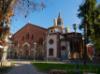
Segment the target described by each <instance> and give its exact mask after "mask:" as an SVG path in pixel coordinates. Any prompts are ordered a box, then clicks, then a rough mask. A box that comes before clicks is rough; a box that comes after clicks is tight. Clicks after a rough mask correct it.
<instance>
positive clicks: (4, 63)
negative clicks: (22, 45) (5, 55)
mask: <svg viewBox="0 0 100 74" xmlns="http://www.w3.org/2000/svg"><path fill="white" fill-rule="evenodd" d="M1 66H8V67H9V66H12V63H11V62H9V61H0V67H1Z"/></svg>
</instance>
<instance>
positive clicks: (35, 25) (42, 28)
mask: <svg viewBox="0 0 100 74" xmlns="http://www.w3.org/2000/svg"><path fill="white" fill-rule="evenodd" d="M29 25H31V26H33V27H37V28H40V29H43V30H47V29H46V28H43V27H40V26H38V25H35V24H31V23H27V24H26V25H25V26H24V27H22V28H21V29H20V30H18V31H17V32H16V33H15V34H14V35H13V36H15V35H16V34H17V33H18V32H20V31H21V30H22V29H24V28H25V27H27V26H29Z"/></svg>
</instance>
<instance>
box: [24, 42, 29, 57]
mask: <svg viewBox="0 0 100 74" xmlns="http://www.w3.org/2000/svg"><path fill="white" fill-rule="evenodd" d="M22 57H23V59H29V57H30V45H29V44H28V43H26V44H24V46H23V54H22Z"/></svg>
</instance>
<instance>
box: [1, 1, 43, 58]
mask: <svg viewBox="0 0 100 74" xmlns="http://www.w3.org/2000/svg"><path fill="white" fill-rule="evenodd" d="M35 1H36V0H0V41H1V42H2V43H3V45H2V46H3V55H2V58H3V59H4V60H5V59H6V56H7V53H5V52H7V49H8V42H9V33H10V20H11V16H15V15H18V14H19V13H18V14H16V11H18V12H19V11H20V13H22V15H23V16H25V18H26V17H27V15H28V14H29V12H32V11H34V10H37V9H40V8H42V9H43V8H44V7H45V5H44V3H43V2H42V1H41V0H40V3H37V2H35Z"/></svg>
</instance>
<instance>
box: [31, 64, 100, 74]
mask: <svg viewBox="0 0 100 74" xmlns="http://www.w3.org/2000/svg"><path fill="white" fill-rule="evenodd" d="M33 65H34V66H35V67H36V68H37V69H38V70H40V71H44V72H49V71H50V70H52V69H57V70H65V71H66V72H71V73H70V74H73V72H74V71H77V70H79V71H80V72H81V73H83V72H84V71H85V72H93V73H96V74H100V66H95V65H92V64H89V65H85V66H84V65H81V64H80V65H76V64H53V63H33Z"/></svg>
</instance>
